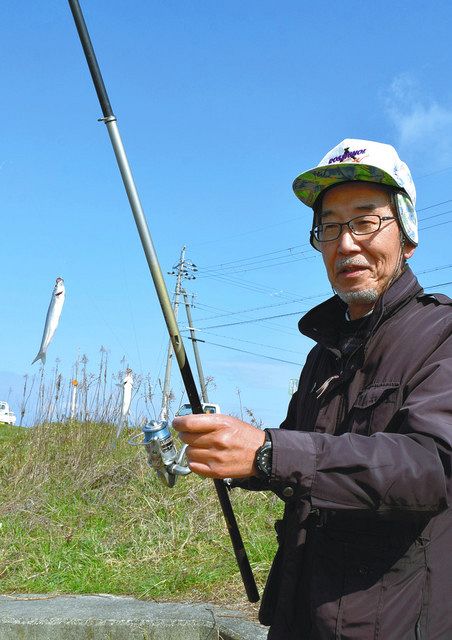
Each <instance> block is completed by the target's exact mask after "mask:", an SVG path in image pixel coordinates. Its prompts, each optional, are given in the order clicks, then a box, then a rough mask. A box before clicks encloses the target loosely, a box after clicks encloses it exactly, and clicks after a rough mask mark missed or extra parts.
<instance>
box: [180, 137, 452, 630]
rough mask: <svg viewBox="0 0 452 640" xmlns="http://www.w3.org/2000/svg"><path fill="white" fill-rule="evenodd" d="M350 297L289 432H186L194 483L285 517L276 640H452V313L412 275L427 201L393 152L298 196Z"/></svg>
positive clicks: (316, 332) (301, 183)
mask: <svg viewBox="0 0 452 640" xmlns="http://www.w3.org/2000/svg"><path fill="white" fill-rule="evenodd" d="M294 190H295V193H296V195H297V197H298V198H299V199H300V200H301V201H302V202H304V203H305V204H307V205H308V206H310V207H312V208H313V210H314V216H313V227H312V232H311V243H312V245H313V246H314V247H315V249H317V250H319V251H320V252H321V254H322V257H323V261H324V264H325V268H326V271H327V274H328V278H329V280H330V282H331V285H332V287H333V289H334V291H335V293H336V295H335V296H334V297H333V298H330V299H329V300H327V301H326V302H323V303H322V304H320V305H319V306H318V307H316V308H314V309H313V310H311V311H310V312H309V313H308V314H307V315H306V316H304V318H302V319H301V321H300V323H299V328H300V331H301V332H302V333H303V334H305V335H307V336H309V337H311V338H312V339H313V340H315V341H316V342H317V344H316V346H315V347H314V349H313V350H312V351H311V352H310V354H309V355H308V358H307V361H306V364H305V366H304V368H303V371H302V374H301V378H300V384H299V388H298V391H297V392H296V393H295V394H294V396H293V398H292V400H291V402H290V405H289V410H288V414H287V417H286V419H285V420H284V422H283V423H282V425H281V428H280V429H273V430H269V431H266V432H265V433H263V432H261V431H259V430H257V429H254V428H253V427H252V426H251V425H247V424H245V423H243V422H240V421H239V420H235V419H233V418H230V417H228V416H221V415H216V416H188V417H186V418H181V419H179V418H178V419H176V420H175V421H174V426H175V428H176V429H178V430H179V431H180V432H181V437H182V439H183V440H184V442H186V443H187V444H188V445H189V447H188V450H187V451H188V458H189V461H190V467H191V468H192V470H193V471H195V472H196V473H199V474H201V475H204V476H208V477H215V478H221V477H228V476H229V477H232V478H246V477H249V479H248V480H241V481H238V483H239V484H241V485H242V486H246V487H247V488H250V489H253V488H261V489H262V488H267V489H270V490H272V491H274V492H275V493H276V494H277V495H278V496H279V497H280V498H281V499H282V500H283V501H284V502H285V511H284V518H283V520H282V521H280V522H278V523H277V526H276V529H277V532H278V540H279V550H278V552H277V555H276V558H275V560H274V563H273V566H272V570H271V573H270V576H269V579H268V582H267V586H266V589H265V593H264V597H263V601H262V605H261V610H260V620H261V622H262V623H263V624H267V625H270V631H269V636H268V637H269V638H270V639H272V640H295V639H297V640H300V639H302V640H304V639H310V640H327V639H328V640H329V639H344V640H345V639H347V640H368V639H369V640H370V639H377V638H378V639H380V640H420V639H423V640H450V639H451V638H452V612H451V607H450V600H451V596H452V545H451V543H452V517H451V513H452V512H451V509H450V498H451V493H452V486H451V466H452V465H451V442H452V300H450V299H449V298H447V297H446V296H443V295H441V294H426V293H425V292H424V291H423V290H422V288H421V287H420V285H419V283H418V282H417V280H416V278H415V276H414V275H413V273H412V271H411V270H410V269H409V267H408V266H407V264H406V261H407V260H408V259H409V258H410V257H411V256H412V255H413V252H414V250H415V247H416V245H417V242H418V235H417V218H416V213H415V209H414V206H415V201H416V191H415V188H414V184H413V182H412V179H411V175H410V172H409V170H408V167H407V166H406V165H405V164H404V163H403V162H401V160H400V159H399V157H398V155H397V152H396V151H395V149H394V148H393V147H391V146H389V145H385V144H381V143H377V142H370V141H363V140H344V141H343V142H342V143H340V144H339V145H337V146H336V147H335V148H334V149H332V150H331V151H330V152H329V153H328V154H327V155H326V156H325V157H324V158H323V159H322V161H321V162H320V164H319V165H318V166H317V167H316V168H314V169H312V170H310V171H308V172H305V173H303V174H301V175H300V176H299V177H298V178H297V179H296V180H295V182H294Z"/></svg>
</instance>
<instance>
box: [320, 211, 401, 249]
mask: <svg viewBox="0 0 452 640" xmlns="http://www.w3.org/2000/svg"><path fill="white" fill-rule="evenodd" d="M369 217H373V218H378V220H379V224H378V228H377V229H374V230H373V231H366V233H356V231H354V230H353V229H352V228H351V227H350V223H351V222H353V221H354V220H357V219H358V218H369ZM387 220H397V217H396V216H380V215H378V213H366V214H363V215H361V216H355V217H354V218H350V220H347V222H331V223H329V224H335V225H338V226H339V233H338V235H337V236H336V238H330V240H319V239H318V238H316V236H315V229H318V227H320V226H321V224H322V223H320V224H317V225H315V227H312V229H311V234H310V238H309V240H310V243H311V245H312V246H313V247H314V249H317V251H320V249H319V247H317V246H316V244H315V243H316V242H318V243H319V244H321V245H322V244H326V243H327V242H335V240H338V239H339V238H340V237H341V235H342V230H343V228H344V227H348V230H349V231H350V233H351V234H352V235H353V236H370V235H371V234H372V233H377V231H380V229H381V223H382V222H386V221H387Z"/></svg>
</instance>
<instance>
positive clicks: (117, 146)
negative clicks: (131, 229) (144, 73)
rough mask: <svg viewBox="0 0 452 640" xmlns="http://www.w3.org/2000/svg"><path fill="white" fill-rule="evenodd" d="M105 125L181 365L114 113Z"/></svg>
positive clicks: (183, 360)
mask: <svg viewBox="0 0 452 640" xmlns="http://www.w3.org/2000/svg"><path fill="white" fill-rule="evenodd" d="M103 120H104V121H105V124H106V125H107V129H108V134H109V136H110V140H111V144H112V146H113V150H114V152H115V156H116V160H117V163H118V167H119V170H120V172H121V176H122V180H123V182H124V187H125V189H126V192H127V197H128V199H129V203H130V207H131V209H132V213H133V217H134V219H135V223H136V225H137V229H138V233H139V234H140V238H141V244H142V245H143V250H144V254H145V256H146V260H147V263H148V265H149V269H150V271H151V275H152V279H153V281H154V285H155V288H156V291H157V295H158V298H159V301H160V305H161V307H162V311H163V315H164V317H165V322H166V326H167V327H168V332H169V334H170V339H171V343H172V345H173V349H174V353H175V354H176V358H177V361H178V363H179V366H180V367H181V368H183V367H184V366H185V363H186V354H185V349H184V345H183V343H182V339H181V335H180V333H179V328H178V326H177V322H176V318H175V316H174V311H173V307H172V306H171V301H170V298H169V295H168V290H167V288H166V284H165V281H164V279H163V275H162V270H161V268H160V264H159V261H158V258H157V254H156V252H155V249H154V244H153V242H152V238H151V234H150V233H149V228H148V224H147V221H146V218H145V215H144V212H143V208H142V206H141V202H140V198H139V195H138V192H137V189H136V186H135V181H134V179H133V176H132V171H131V169H130V165H129V161H128V159H127V156H126V152H125V149H124V145H123V144H122V140H121V136H120V133H119V130H118V124H117V122H116V118H115V117H114V116H110V117H109V118H103Z"/></svg>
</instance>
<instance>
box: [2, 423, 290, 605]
mask: <svg viewBox="0 0 452 640" xmlns="http://www.w3.org/2000/svg"><path fill="white" fill-rule="evenodd" d="M127 438H128V435H127V434H125V433H123V435H122V436H121V438H120V440H119V441H117V442H115V429H114V428H113V427H112V426H110V425H102V424H90V423H78V422H74V423H66V424H47V425H42V426H39V427H36V428H34V429H32V430H31V429H30V430H28V429H20V428H14V427H6V426H5V427H3V426H2V427H0V578H1V585H2V586H1V591H2V592H3V593H19V592H27V593H85V594H86V593H111V594H122V595H132V596H135V597H138V598H144V599H155V600H160V601H170V600H185V601H186V600H191V601H193V600H209V601H214V602H218V603H225V604H226V603H227V604H228V605H230V604H231V603H240V602H242V601H246V596H245V595H244V591H243V586H242V583H241V578H240V575H239V573H238V569H237V567H236V563H235V558H234V554H233V551H232V548H231V544H230V541H229V536H228V534H227V532H226V527H225V524H224V521H223V516H222V513H221V509H220V507H219V504H218V501H217V498H216V492H215V489H214V487H213V483H212V482H211V481H208V480H203V479H201V478H199V477H196V476H194V475H190V476H188V477H187V478H185V479H180V480H179V481H178V482H177V484H176V486H175V488H173V489H168V488H166V487H164V486H163V485H162V484H161V483H160V481H159V480H158V479H157V477H156V475H155V473H154V472H153V471H151V470H150V469H149V467H148V466H147V464H146V457H145V452H144V450H143V448H142V447H132V446H130V445H129V444H128V443H127ZM231 500H232V503H233V506H234V510H235V513H236V516H237V520H238V523H239V526H240V530H241V533H242V536H243V540H244V543H245V547H246V549H247V552H248V555H249V559H250V562H251V565H252V568H253V571H254V574H255V577H256V580H257V582H258V586H259V589H260V591H262V587H263V584H264V583H265V578H266V575H267V572H268V569H269V566H270V562H271V559H272V557H273V555H274V553H275V549H276V541H275V534H274V530H273V522H274V520H275V519H276V518H277V517H280V514H281V509H282V506H281V503H280V502H279V501H278V500H277V499H276V498H275V497H274V496H273V494H270V493H250V492H245V491H242V490H240V489H236V490H234V491H233V492H232V493H231Z"/></svg>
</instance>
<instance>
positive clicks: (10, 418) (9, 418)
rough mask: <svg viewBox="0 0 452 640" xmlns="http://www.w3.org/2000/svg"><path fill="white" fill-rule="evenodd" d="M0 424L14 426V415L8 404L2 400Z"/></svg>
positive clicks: (0, 404)
mask: <svg viewBox="0 0 452 640" xmlns="http://www.w3.org/2000/svg"><path fill="white" fill-rule="evenodd" d="M0 422H5V423H6V424H12V425H14V424H16V415H15V413H14V412H13V411H11V410H10V408H9V404H8V403H7V402H5V401H4V400H0Z"/></svg>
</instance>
